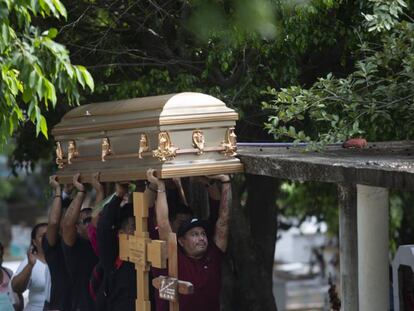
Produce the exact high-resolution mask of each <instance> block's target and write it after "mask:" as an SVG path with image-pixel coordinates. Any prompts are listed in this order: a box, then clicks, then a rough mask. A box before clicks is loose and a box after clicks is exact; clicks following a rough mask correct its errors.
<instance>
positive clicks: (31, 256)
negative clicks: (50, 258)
mask: <svg viewBox="0 0 414 311" xmlns="http://www.w3.org/2000/svg"><path fill="white" fill-rule="evenodd" d="M36 260H37V259H36V252H35V251H34V249H33V246H31V247H30V248H29V250H28V251H27V263H28V264H29V265H30V266H31V267H33V266H34V265H35V264H36Z"/></svg>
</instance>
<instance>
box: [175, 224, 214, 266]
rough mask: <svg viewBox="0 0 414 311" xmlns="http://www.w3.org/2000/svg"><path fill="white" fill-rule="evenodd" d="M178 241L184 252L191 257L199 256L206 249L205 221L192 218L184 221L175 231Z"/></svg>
mask: <svg viewBox="0 0 414 311" xmlns="http://www.w3.org/2000/svg"><path fill="white" fill-rule="evenodd" d="M177 236H178V243H179V245H180V246H181V247H182V249H183V250H184V252H185V254H186V255H187V256H189V257H192V258H201V257H202V256H203V255H204V254H205V253H206V251H207V247H208V238H207V223H206V222H204V221H202V220H198V219H197V218H193V219H191V220H189V221H186V222H184V223H183V224H182V225H181V226H180V228H179V229H178V232H177Z"/></svg>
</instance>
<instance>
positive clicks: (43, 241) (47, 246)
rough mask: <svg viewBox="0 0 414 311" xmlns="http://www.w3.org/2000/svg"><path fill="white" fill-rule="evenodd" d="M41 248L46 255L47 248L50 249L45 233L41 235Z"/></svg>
mask: <svg viewBox="0 0 414 311" xmlns="http://www.w3.org/2000/svg"><path fill="white" fill-rule="evenodd" d="M42 249H43V253H44V254H45V255H46V254H47V253H48V252H49V250H50V245H49V241H48V240H47V236H46V234H44V235H43V237H42Z"/></svg>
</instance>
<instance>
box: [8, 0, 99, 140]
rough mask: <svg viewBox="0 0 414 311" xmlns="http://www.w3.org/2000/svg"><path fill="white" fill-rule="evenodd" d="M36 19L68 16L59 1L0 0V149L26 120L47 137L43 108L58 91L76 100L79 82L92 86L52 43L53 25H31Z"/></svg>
mask: <svg viewBox="0 0 414 311" xmlns="http://www.w3.org/2000/svg"><path fill="white" fill-rule="evenodd" d="M38 17H40V18H47V17H55V18H62V17H63V18H67V13H66V9H65V7H64V6H63V4H62V3H61V2H60V1H59V0H39V1H15V0H4V1H1V2H0V75H1V77H0V93H1V96H0V147H2V146H3V145H4V144H5V143H6V141H7V139H8V138H9V137H11V136H12V135H13V133H14V132H15V130H16V129H17V128H18V127H19V126H21V124H22V123H24V122H26V121H30V122H32V123H33V124H35V126H36V134H37V135H38V134H39V133H42V134H43V135H44V136H45V137H46V138H47V136H48V130H47V121H46V118H45V116H44V114H43V113H42V109H45V110H48V109H50V107H52V108H54V107H55V106H56V104H57V94H59V93H60V94H64V95H66V98H67V100H68V102H69V103H78V101H79V92H78V86H77V84H78V83H79V84H80V85H81V86H82V87H83V88H86V87H88V88H89V89H91V90H93V88H94V82H93V79H92V76H91V75H90V73H89V72H88V71H87V70H86V68H85V67H83V66H73V65H71V62H70V59H69V55H68V51H67V50H66V48H65V47H64V46H63V45H61V44H59V43H57V42H55V41H53V39H54V38H55V37H56V36H57V34H58V31H57V29H56V28H50V29H48V30H46V31H43V32H42V31H41V29H40V27H38V26H36V25H35V20H36V19H37V18H38Z"/></svg>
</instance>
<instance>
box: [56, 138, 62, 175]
mask: <svg viewBox="0 0 414 311" xmlns="http://www.w3.org/2000/svg"><path fill="white" fill-rule="evenodd" d="M63 158H64V156H63V150H62V146H61V145H60V142H59V141H57V142H56V164H57V165H58V167H59V168H63V167H64V161H63Z"/></svg>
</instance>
